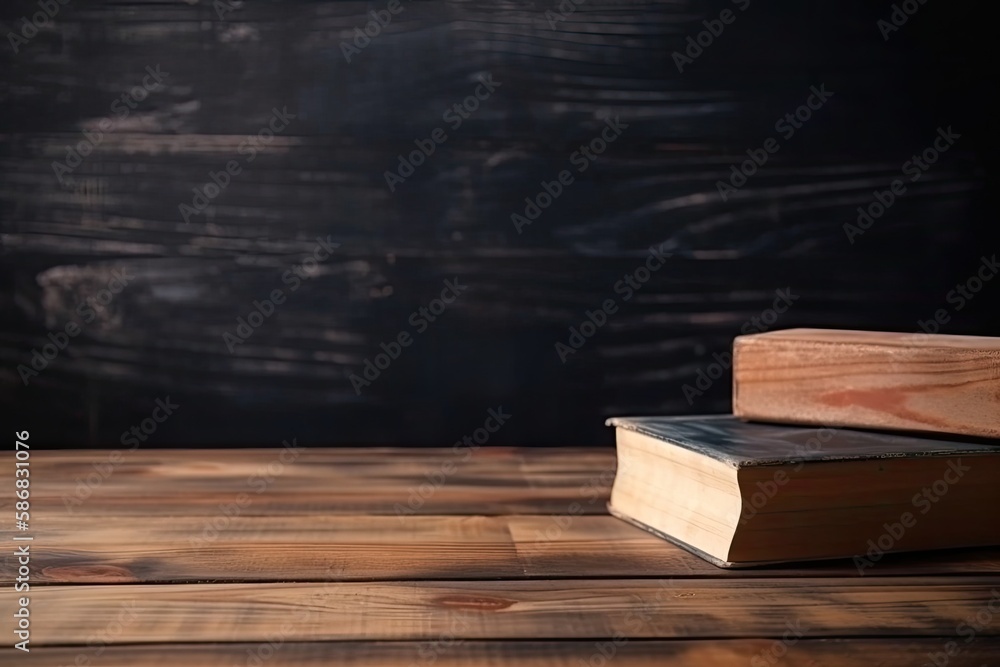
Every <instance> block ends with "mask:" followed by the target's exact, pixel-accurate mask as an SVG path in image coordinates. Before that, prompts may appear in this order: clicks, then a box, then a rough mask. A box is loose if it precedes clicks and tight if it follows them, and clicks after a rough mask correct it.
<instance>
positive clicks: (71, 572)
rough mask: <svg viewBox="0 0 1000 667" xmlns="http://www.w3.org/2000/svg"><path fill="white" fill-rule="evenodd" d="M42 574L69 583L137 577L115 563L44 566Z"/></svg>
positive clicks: (110, 580) (113, 581)
mask: <svg viewBox="0 0 1000 667" xmlns="http://www.w3.org/2000/svg"><path fill="white" fill-rule="evenodd" d="M42 574H43V575H44V576H45V577H47V578H49V579H51V580H53V581H57V582H67V583H69V582H71V583H84V582H86V583H101V584H106V583H126V582H128V583H131V582H136V581H138V579H137V578H136V577H135V575H133V574H132V573H131V572H130V571H129V570H126V569H125V568H123V567H118V566H117V565H58V566H52V567H46V568H44V569H43V570H42Z"/></svg>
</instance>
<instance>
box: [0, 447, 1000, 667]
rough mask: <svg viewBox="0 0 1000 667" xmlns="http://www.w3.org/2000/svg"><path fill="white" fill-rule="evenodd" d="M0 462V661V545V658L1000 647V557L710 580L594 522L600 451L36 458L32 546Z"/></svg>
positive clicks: (748, 573) (840, 660)
mask: <svg viewBox="0 0 1000 667" xmlns="http://www.w3.org/2000/svg"><path fill="white" fill-rule="evenodd" d="M466 459H467V460H466ZM12 469H13V465H11V466H9V467H8V468H6V469H5V472H4V475H5V477H4V480H5V484H4V486H3V512H4V516H5V517H7V518H5V519H4V524H3V525H4V536H3V539H4V540H5V541H6V543H7V544H8V545H14V544H23V543H20V542H19V543H15V542H13V541H12V538H13V537H14V536H24V535H30V536H32V537H34V540H33V541H32V542H31V543H30V544H31V547H30V553H31V561H30V569H31V574H30V576H31V590H30V593H29V594H28V595H29V596H30V613H31V616H30V618H31V643H30V648H31V652H30V653H29V654H25V653H23V652H21V651H17V650H15V649H13V648H10V646H11V645H12V644H13V642H14V641H15V640H14V639H12V638H13V636H14V635H13V630H14V619H13V616H12V614H11V610H12V609H14V608H15V604H16V598H17V597H18V595H24V594H23V593H21V594H15V593H14V590H13V580H14V577H15V576H17V575H16V570H17V567H18V565H17V563H16V559H15V558H14V557H13V556H11V555H10V554H12V553H13V548H12V547H9V546H8V547H4V551H3V552H2V554H0V555H2V556H3V557H4V560H3V569H2V572H0V574H2V577H3V579H4V585H3V589H2V594H0V598H2V601H3V613H2V615H0V618H2V620H0V629H2V633H0V634H2V636H3V637H5V638H6V639H5V642H4V645H5V648H3V649H2V650H0V664H2V665H51V666H57V665H67V666H68V665H88V666H97V665H107V666H121V667H126V666H127V667H138V666H142V665H184V666H185V667H201V666H208V665H211V666H213V667H214V666H219V665H226V666H231V665H249V666H254V667H256V666H258V665H263V664H266V665H268V667H278V666H285V665H307V666H317V667H318V666H319V665H364V666H371V665H404V666H409V667H413V666H416V667H430V666H431V665H438V666H442V665H446V666H452V665H487V664H489V665H508V664H509V665H515V664H516V665H520V666H524V665H542V664H545V665H566V666H573V667H578V666H584V665H593V666H594V667H600V666H601V665H605V664H614V665H616V666H618V665H620V666H622V667H624V666H632V665H663V664H691V665H710V664H737V665H751V667H759V666H764V665H779V664H780V665H827V666H829V665H855V664H869V665H920V664H924V663H928V662H931V657H929V655H928V654H940V655H939V656H938V659H939V660H942V659H944V657H943V656H945V654H944V653H943V652H944V651H945V650H946V649H947V646H948V642H949V641H955V642H957V643H959V644H960V645H961V648H962V651H961V653H959V654H958V655H957V656H955V657H951V658H950V659H948V660H947V665H949V666H952V665H975V666H976V667H979V666H980V665H983V664H990V663H991V661H993V664H998V663H997V662H996V661H997V660H998V656H1000V637H998V636H997V635H998V633H1000V550H997V549H989V550H986V549H979V550H966V551H960V552H938V553H935V554H924V555H907V556H902V555H899V556H888V557H886V558H884V559H883V560H882V561H880V562H879V563H878V564H877V565H876V566H875V567H872V568H869V569H868V570H867V571H866V573H865V575H864V576H860V575H859V574H858V572H857V571H856V569H855V568H854V566H853V564H852V563H851V562H850V561H839V562H828V563H816V564H808V565H802V566H795V567H773V568H767V569H754V570H741V571H724V570H719V569H716V568H715V567H713V566H712V565H709V564H708V563H705V562H703V561H701V560H700V559H698V558H696V557H694V556H691V555H690V554H688V553H686V552H684V551H682V550H680V549H678V548H676V547H674V546H672V545H670V544H668V543H665V542H662V541H660V540H658V539H656V538H654V537H652V536H650V535H647V534H646V533H644V532H642V531H640V530H638V529H636V528H633V527H631V526H629V525H626V524H625V523H622V522H619V521H617V520H615V519H613V518H611V517H609V516H608V515H607V514H606V512H605V502H606V500H607V495H608V491H609V486H610V483H611V481H612V479H613V474H614V454H613V452H612V451H610V450H593V449H572V448H565V449H511V448H482V449H479V450H478V451H475V452H472V451H470V450H467V449H463V450H459V451H457V452H456V451H453V450H451V449H435V450H427V449H408V450H403V449H385V448H367V449H340V450H333V449H311V450H306V449H298V450H296V449H287V448H286V449H275V450H263V449H253V450H228V451H218V450H209V451H205V450H201V451H186V450H185V451H177V450H175V451H142V450H138V451H134V452H128V451H125V452H121V454H120V456H113V455H111V454H109V453H108V452H98V451H66V452H46V451H33V452H32V458H31V481H32V486H31V491H32V496H31V501H32V508H31V510H32V511H31V524H30V530H29V531H27V532H17V531H11V530H9V527H10V526H11V524H10V523H9V518H10V515H11V514H12V513H13V503H14V498H13V493H12V489H13V483H12V482H11V477H10V475H11V470H12ZM78 480H79V481H78ZM995 596H996V597H995ZM991 598H992V599H996V600H998V601H997V602H995V603H994V605H993V606H994V609H996V610H997V611H996V613H994V612H991V611H989V602H990V600H991ZM977 614H978V618H979V619H980V620H979V621H976V618H977ZM986 615H989V619H988V621H987V620H984V619H986ZM964 622H971V623H973V624H975V625H977V626H979V630H976V631H974V633H973V635H972V636H971V637H970V636H969V632H970V630H973V626H972V625H963V623H964ZM967 638H968V639H971V641H969V642H968V643H966V639H967ZM932 664H933V663H932Z"/></svg>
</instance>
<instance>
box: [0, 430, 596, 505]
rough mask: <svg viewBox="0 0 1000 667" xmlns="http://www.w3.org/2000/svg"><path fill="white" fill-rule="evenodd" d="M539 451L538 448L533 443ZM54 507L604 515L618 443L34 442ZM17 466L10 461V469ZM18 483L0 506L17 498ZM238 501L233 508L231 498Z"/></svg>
mask: <svg viewBox="0 0 1000 667" xmlns="http://www.w3.org/2000/svg"><path fill="white" fill-rule="evenodd" d="M536 452H537V453H536ZM31 461H32V463H31V465H32V478H31V479H32V487H31V488H32V502H33V506H34V508H35V511H36V512H41V513H42V514H43V515H47V516H60V515H64V516H65V517H67V518H69V517H77V518H82V517H105V518H107V517H119V516H143V517H149V516H200V517H213V516H216V515H219V514H220V513H225V512H226V511H227V510H226V508H230V509H229V510H228V511H229V513H230V514H233V513H237V514H239V515H240V516H285V515H289V514H292V515H305V514H311V515H317V516H323V515H327V514H366V515H372V514H379V515H391V516H397V515H399V514H408V513H410V512H412V513H416V514H521V513H524V514H539V513H543V514H552V513H556V514H558V513H564V512H566V511H568V508H569V507H570V506H571V505H572V503H574V502H579V503H580V505H581V508H580V512H581V513H585V514H594V513H598V514H603V513H604V509H603V508H604V503H605V502H606V500H607V497H608V495H609V493H610V487H611V484H612V482H613V480H614V470H615V456H614V452H613V451H612V450H611V449H591V448H568V449H565V450H560V449H552V448H539V449H538V450H535V449H518V448H501V447H496V448H494V447H483V448H479V449H477V450H474V451H473V450H470V449H468V448H465V447H464V446H463V447H462V448H459V449H457V450H456V449H454V448H447V449H445V448H435V449H417V450H412V451H407V450H405V449H404V450H398V449H397V450H390V449H385V448H373V449H371V450H370V451H368V450H366V449H350V448H345V449H336V450H334V449H323V448H304V447H303V448H299V449H297V450H295V451H293V450H291V449H288V448H285V449H281V448H279V449H246V450H213V451H211V452H209V453H206V452H205V451H204V450H180V449H178V450H169V451H167V450H160V451H145V450H141V449H140V450H137V451H134V452H133V451H128V450H127V448H126V449H123V450H113V451H110V452H108V451H97V450H94V451H77V452H46V451H35V452H34V453H33V455H32V459H31ZM12 474H13V473H12V472H5V473H4V477H0V479H6V478H7V477H6V475H11V477H10V479H11V480H12V479H13V477H12ZM14 500H15V499H14V486H13V482H12V481H11V483H9V484H6V485H4V486H3V488H2V489H0V510H4V509H7V508H11V509H12V508H13V503H14ZM234 505H235V506H236V507H237V509H231V508H232V507H233V506H234Z"/></svg>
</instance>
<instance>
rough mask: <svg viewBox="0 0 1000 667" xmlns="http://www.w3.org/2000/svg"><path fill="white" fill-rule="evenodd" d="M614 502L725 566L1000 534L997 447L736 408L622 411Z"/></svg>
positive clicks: (868, 555) (933, 545) (985, 541)
mask: <svg viewBox="0 0 1000 667" xmlns="http://www.w3.org/2000/svg"><path fill="white" fill-rule="evenodd" d="M607 424H608V425H610V426H614V427H616V429H617V430H616V439H617V447H618V469H617V473H616V476H615V481H614V485H613V487H612V491H611V500H610V502H609V504H608V509H609V510H610V512H611V513H612V514H613V515H614V516H616V517H619V518H621V519H624V520H626V521H629V522H631V523H634V524H635V525H637V526H639V527H641V528H644V529H645V530H648V531H650V532H653V533H655V534H656V535H659V536H660V537H663V538H665V539H667V540H669V541H671V542H674V543H675V544H678V545H680V546H682V547H684V548H686V549H688V550H690V551H692V552H694V553H696V554H698V555H699V556H702V557H703V558H705V559H706V560H708V561H709V562H712V563H714V564H715V565H718V566H719V567H746V566H752V565H764V564H770V563H780V562H789V561H799V560H814V559H829V558H851V557H857V558H860V559H861V561H857V560H856V562H865V561H867V562H870V563H872V564H877V561H878V560H880V559H881V558H882V556H884V555H885V554H886V553H890V552H895V551H910V550H916V549H945V548H954V547H971V546H984V545H990V544H1000V484H998V483H997V480H998V479H1000V447H998V446H997V445H991V444H986V443H978V442H963V441H954V440H943V439H931V438H923V437H916V436H910V435H900V434H887V433H878V432H867V431H856V430H850V429H834V428H813V427H804V428H800V427H792V426H782V425H769V424H754V423H747V422H744V421H741V420H739V419H737V418H736V417H733V416H731V415H720V416H699V417H616V418H613V419H610V420H608V421H607Z"/></svg>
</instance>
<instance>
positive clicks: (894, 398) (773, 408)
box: [733, 330, 1000, 438]
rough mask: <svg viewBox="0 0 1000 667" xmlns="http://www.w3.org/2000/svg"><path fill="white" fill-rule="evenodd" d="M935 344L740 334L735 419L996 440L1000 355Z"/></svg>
mask: <svg viewBox="0 0 1000 667" xmlns="http://www.w3.org/2000/svg"><path fill="white" fill-rule="evenodd" d="M778 333H789V332H778ZM831 334H832V332H831ZM943 338H948V339H949V340H948V341H947V344H940V345H937V344H935V340H934V337H928V336H924V337H923V338H921V339H920V340H919V341H917V340H916V339H914V335H913V334H894V333H886V334H878V335H877V336H872V335H867V336H866V338H865V339H864V340H844V336H843V335H826V334H824V332H823V331H821V330H810V332H809V333H808V334H799V335H795V336H787V335H774V334H758V335H750V336H739V337H737V338H736V340H735V341H734V344H733V413H734V414H735V415H736V416H738V417H740V418H742V419H746V420H755V421H769V422H777V423H788V424H802V425H810V426H812V425H815V426H842V427H853V428H874V429H893V430H906V431H917V432H929V433H949V434H958V435H968V436H980V437H987V438H1000V353H998V350H997V349H996V347H994V346H991V345H987V346H983V345H981V344H979V345H977V344H976V343H975V342H973V341H969V342H968V343H967V344H965V343H964V342H963V340H962V339H963V338H965V337H962V336H947V337H941V339H943ZM977 340H978V341H982V340H983V339H982V338H979V339H977ZM942 342H943V341H942Z"/></svg>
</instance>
